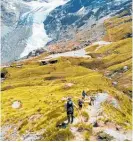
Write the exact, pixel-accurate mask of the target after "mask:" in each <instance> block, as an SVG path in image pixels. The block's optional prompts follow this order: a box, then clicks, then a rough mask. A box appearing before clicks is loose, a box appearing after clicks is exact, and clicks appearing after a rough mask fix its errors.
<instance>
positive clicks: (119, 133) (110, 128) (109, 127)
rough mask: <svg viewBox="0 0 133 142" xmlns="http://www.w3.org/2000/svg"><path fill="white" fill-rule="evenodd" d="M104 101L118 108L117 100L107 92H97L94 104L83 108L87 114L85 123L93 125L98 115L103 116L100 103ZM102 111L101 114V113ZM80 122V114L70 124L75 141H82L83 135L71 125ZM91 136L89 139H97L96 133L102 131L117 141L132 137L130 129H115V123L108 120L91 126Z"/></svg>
mask: <svg viewBox="0 0 133 142" xmlns="http://www.w3.org/2000/svg"><path fill="white" fill-rule="evenodd" d="M105 101H108V103H110V104H112V105H113V106H114V107H116V108H117V109H119V107H120V106H119V102H118V101H117V100H116V99H115V98H113V97H111V96H110V95H109V94H108V93H98V94H96V95H95V101H94V105H92V106H89V107H88V108H87V109H85V111H86V112H88V114H89V121H88V122H85V123H86V124H92V125H94V123H95V122H97V120H98V118H99V117H104V116H102V115H103V113H104V112H103V110H102V107H101V104H102V103H103V102H105ZM101 113H102V114H101ZM79 122H81V120H80V116H78V117H76V118H75V120H74V124H72V125H71V127H70V130H71V132H72V133H73V135H74V136H75V139H74V140H75V141H76V140H78V141H83V140H84V136H83V133H82V132H78V129H77V127H74V126H73V125H75V124H78V123H79ZM92 131H93V132H92V136H91V137H90V141H97V136H96V133H98V132H100V131H103V132H105V133H107V134H109V135H110V136H113V137H114V139H113V140H115V141H116V140H117V141H124V140H131V139H132V131H124V130H122V129H121V130H117V129H116V124H115V123H113V122H109V123H108V124H104V123H103V124H102V125H99V126H97V127H94V126H93V129H92Z"/></svg>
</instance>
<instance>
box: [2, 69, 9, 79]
mask: <svg viewBox="0 0 133 142" xmlns="http://www.w3.org/2000/svg"><path fill="white" fill-rule="evenodd" d="M7 74H8V71H7V69H6V68H3V69H2V70H1V78H2V79H5V78H6V75H7Z"/></svg>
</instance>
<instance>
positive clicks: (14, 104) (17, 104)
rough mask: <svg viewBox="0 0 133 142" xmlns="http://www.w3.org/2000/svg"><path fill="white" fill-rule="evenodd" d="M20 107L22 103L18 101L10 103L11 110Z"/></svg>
mask: <svg viewBox="0 0 133 142" xmlns="http://www.w3.org/2000/svg"><path fill="white" fill-rule="evenodd" d="M21 106H22V103H21V102H20V101H14V102H13V103H12V108H14V109H19V108H20V107H21Z"/></svg>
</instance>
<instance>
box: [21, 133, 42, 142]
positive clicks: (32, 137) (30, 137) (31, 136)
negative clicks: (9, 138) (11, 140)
mask: <svg viewBox="0 0 133 142" xmlns="http://www.w3.org/2000/svg"><path fill="white" fill-rule="evenodd" d="M41 138H42V135H41V134H36V133H28V134H25V135H23V136H22V137H21V140H22V141H37V140H40V139H41Z"/></svg>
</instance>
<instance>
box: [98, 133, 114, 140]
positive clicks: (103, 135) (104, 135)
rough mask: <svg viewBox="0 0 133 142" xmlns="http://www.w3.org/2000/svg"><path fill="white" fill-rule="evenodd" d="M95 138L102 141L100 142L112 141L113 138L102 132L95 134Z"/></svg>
mask: <svg viewBox="0 0 133 142" xmlns="http://www.w3.org/2000/svg"><path fill="white" fill-rule="evenodd" d="M97 138H98V140H102V141H111V140H113V138H114V137H112V136H110V135H109V134H107V133H105V132H103V131H100V132H98V133H97Z"/></svg>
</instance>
